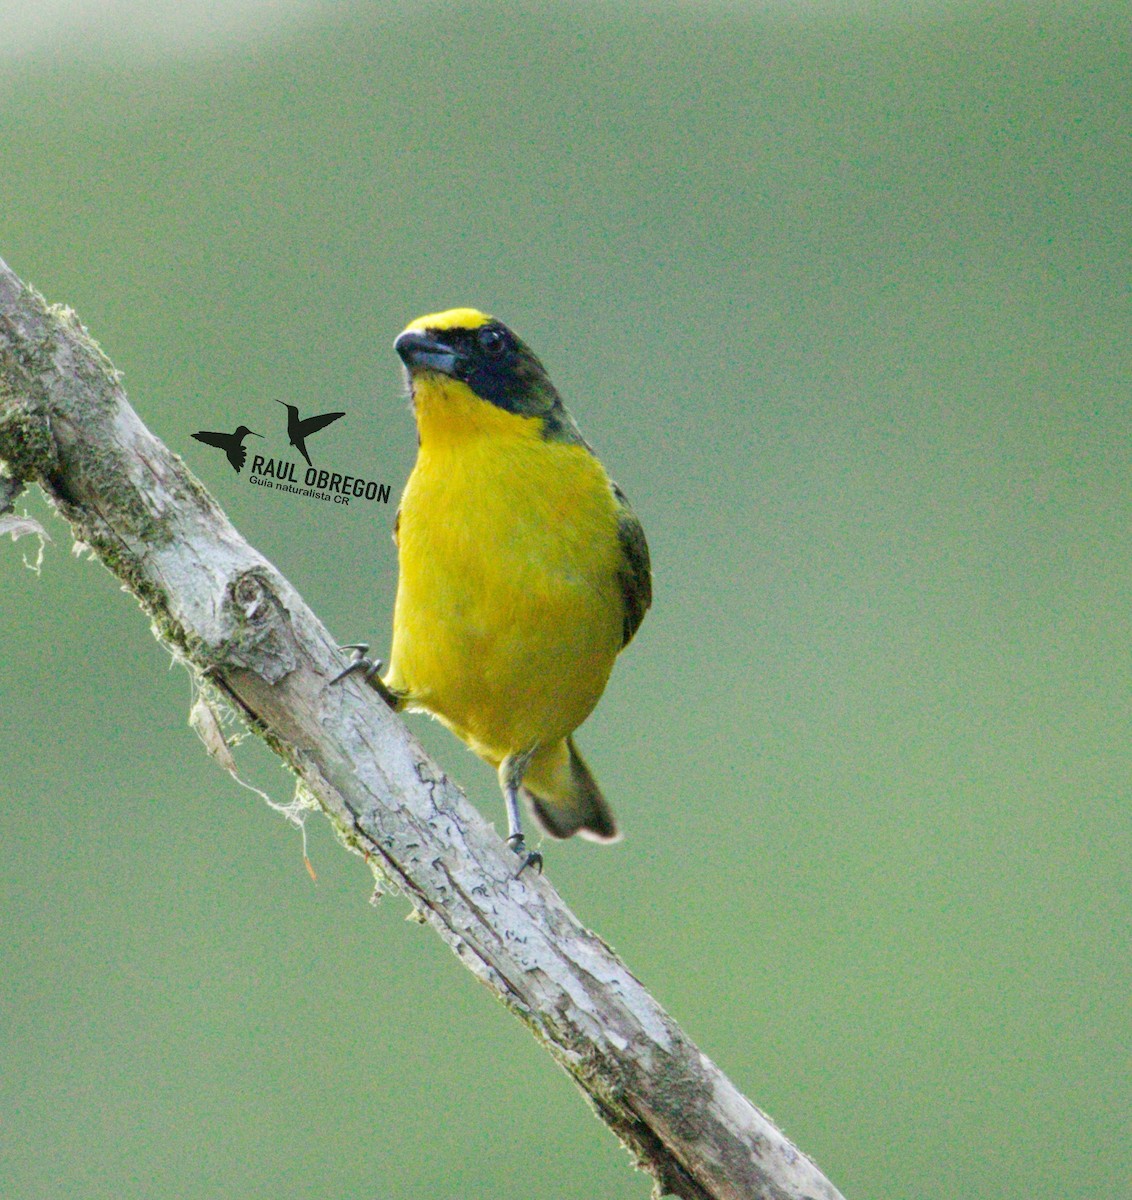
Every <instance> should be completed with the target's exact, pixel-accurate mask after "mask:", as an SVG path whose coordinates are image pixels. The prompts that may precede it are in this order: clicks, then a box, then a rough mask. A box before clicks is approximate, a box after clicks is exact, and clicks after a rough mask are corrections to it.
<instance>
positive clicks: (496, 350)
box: [479, 325, 507, 358]
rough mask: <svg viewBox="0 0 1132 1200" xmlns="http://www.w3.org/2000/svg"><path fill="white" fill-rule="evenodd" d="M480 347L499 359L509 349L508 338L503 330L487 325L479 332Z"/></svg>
mask: <svg viewBox="0 0 1132 1200" xmlns="http://www.w3.org/2000/svg"><path fill="white" fill-rule="evenodd" d="M479 342H480V346H481V347H482V348H483V349H484V350H485V351H486V352H487V353H488V354H490V355H491V356H492V357H493V358H498V357H499V355H501V354H502V353H503V351H504V350H506V349H507V336H506V334H504V332H503V330H502V329H496V328H495V326H493V325H487V326H485V327H484V328H483V329H481V330H480V332H479Z"/></svg>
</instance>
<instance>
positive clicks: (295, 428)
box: [275, 400, 346, 467]
mask: <svg viewBox="0 0 1132 1200" xmlns="http://www.w3.org/2000/svg"><path fill="white" fill-rule="evenodd" d="M275 403H276V404H282V405H283V407H284V408H285V409H286V410H287V437H288V438H289V439H290V442H291V445H292V446H294V447H295V449H296V450H298V452H299V453H300V454H301V455H302V456H303V458H305V459H306V460H307V466H308V467H313V466H314V463H312V462H311V456H310V455H309V454H308V453H307V445H306V442H307V438H309V437H310V435H311V434H312V433H318V431H319V430H320V429H325V428H326V426H327V425H329V424H330V422H331V421H337V420H338V418H339V417H344V416H345V415H346V414H345V413H344V412H333V413H321V414H320V415H319V416H317V417H300V416H299V410H298V409H297V408H296V407H295V406H294V405H293V404H288V403H287V402H286V401H284V400H276V401H275Z"/></svg>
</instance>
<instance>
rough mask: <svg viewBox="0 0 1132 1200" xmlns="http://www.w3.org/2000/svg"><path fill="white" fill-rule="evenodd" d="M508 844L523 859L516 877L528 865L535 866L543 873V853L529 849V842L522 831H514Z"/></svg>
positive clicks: (517, 876) (516, 876)
mask: <svg viewBox="0 0 1132 1200" xmlns="http://www.w3.org/2000/svg"><path fill="white" fill-rule="evenodd" d="M507 845H508V846H510V847H511V849H512V850H514V851H515V853H516V854H517V855H519V857H520V858H521V859H522V860H523V862H522V865H521V866H520V867H519V869H518V870H517V871H516V872H515V878H516V879H518V878H519V876H520V875H522V873H523V872H524V871H525V870H526V869H527V868H528V867H533V868H534V869H535V870H536V871H537V872H538V873H539V874H540V875H541V874H542V855H541V854H540V853H539V852H538V851H537V850H528V849H527V843H526V841H525V839H524V838H523V835H522V834H521V833H513V834H512V835H511V836H510V837H509V838H508V839H507Z"/></svg>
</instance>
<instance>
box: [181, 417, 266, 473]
mask: <svg viewBox="0 0 1132 1200" xmlns="http://www.w3.org/2000/svg"><path fill="white" fill-rule="evenodd" d="M249 433H250V434H251V435H252V437H257V438H261V437H263V434H262V433H256V432H255V430H254V429H249V428H248V427H247V426H246V425H237V426H236V429H235V431H234V432H233V433H216V432H214V431H212V430H210V429H202V430H201V431H200V432H199V433H194V434H192V435H191V436H192V437H194V438H196V440H197V441H198V442H204V444H205V445H206V446H215V447H216V448H217V449H218V450H223V451H224V453H225V454H227V456H228V461H229V462H230V463H231V464H232V468H233V470H235V472H236V474H237V475H239V473H240V472H241V471H242V470H243V469H244V463H245V461H246V460H247V457H248V452H247V450H245V449H244V438H246V437H247V436H248V434H249Z"/></svg>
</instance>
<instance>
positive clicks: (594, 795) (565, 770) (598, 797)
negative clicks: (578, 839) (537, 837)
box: [523, 737, 621, 842]
mask: <svg viewBox="0 0 1132 1200" xmlns="http://www.w3.org/2000/svg"><path fill="white" fill-rule="evenodd" d="M523 791H524V792H525V793H526V794H527V799H528V800H530V802H531V808H532V809H533V810H534V814H535V820H537V821H538V823H539V825H540V826H541V827H542V828H543V829H544V830H545V831H546V832H547V833H549V834H550V836H551V837H556V838H568V837H572V836H573V835H574V834H575V833H578V834H581V836H582V837H584V838H588V839H589V840H590V841H594V842H615V841H617V840H618V838H619V837H620V836H621V835H620V834H619V833H618V832H617V825H616V822H615V821H614V820H613V813H611V812H610V811H609V805H608V804H606V802H605V797H604V796H603V795H602V794H601V789H600V788H599V787H598V786H597V781H596V780H595V779H594V777H593V776H592V775H591V774H590V769H589V767H587V766H586V764H585V762H584V761H583V759H582V756H581V755H580V754H579V753H578V748H577V746H575V745H574V739H573V738H572V737H568V738H565V739H564V740H563V741H561V742H557V743H555V744H554V745H551V746H545V747H543V748H542V749H541V750H538V751H536V753H535V755H534V757H533V758H532V759H531V761H530V763H529V764H528V766H527V769H526V772H525V773H524V775H523Z"/></svg>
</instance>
